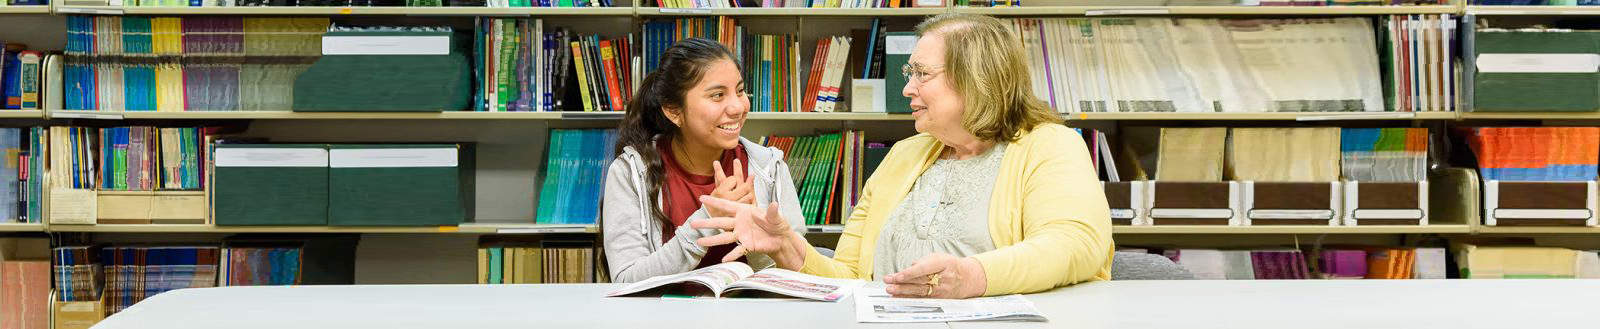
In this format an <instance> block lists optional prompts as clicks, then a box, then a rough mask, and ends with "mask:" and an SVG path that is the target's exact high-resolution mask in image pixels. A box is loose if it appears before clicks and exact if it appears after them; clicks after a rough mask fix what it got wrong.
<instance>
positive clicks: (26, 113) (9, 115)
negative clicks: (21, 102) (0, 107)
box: [0, 7, 44, 119]
mask: <svg viewBox="0 0 1600 329" xmlns="http://www.w3.org/2000/svg"><path fill="white" fill-rule="evenodd" d="M0 8H4V7H0ZM0 119H44V111H40V110H4V111H0Z"/></svg>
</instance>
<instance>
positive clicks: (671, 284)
mask: <svg viewBox="0 0 1600 329" xmlns="http://www.w3.org/2000/svg"><path fill="white" fill-rule="evenodd" d="M860 284H861V281H857V280H840V279H829V278H823V277H819V276H814V275H809V274H803V273H799V272H795V271H790V270H785V269H780V268H769V269H764V270H761V271H755V270H753V269H751V268H750V265H746V264H745V263H739V262H729V263H722V264H717V265H713V266H709V267H706V268H702V269H698V270H694V271H689V272H684V273H679V274H670V275H662V276H657V277H653V278H649V279H645V280H644V281H639V282H635V283H633V284H629V285H627V286H625V287H622V289H617V290H616V291H612V292H611V293H608V294H606V297H617V296H660V295H690V296H704V297H717V298H724V297H727V298H741V297H751V298H762V297H785V296H786V297H796V298H804V299H810V300H818V301H825V302H832V301H838V300H839V299H842V298H844V297H847V296H850V293H851V292H852V291H854V290H855V287H856V286H859V285H860ZM774 294H775V295H777V296H774Z"/></svg>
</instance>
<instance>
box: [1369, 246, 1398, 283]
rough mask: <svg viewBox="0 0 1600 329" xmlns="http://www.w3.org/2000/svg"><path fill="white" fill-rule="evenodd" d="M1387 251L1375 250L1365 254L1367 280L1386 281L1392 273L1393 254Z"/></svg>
mask: <svg viewBox="0 0 1600 329" xmlns="http://www.w3.org/2000/svg"><path fill="white" fill-rule="evenodd" d="M1389 251H1390V250H1388V249H1375V250H1371V251H1368V252H1367V278H1368V279H1388V278H1389V276H1390V273H1392V272H1393V271H1394V254H1392V253H1390V252H1389Z"/></svg>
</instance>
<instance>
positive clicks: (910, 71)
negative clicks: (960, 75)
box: [900, 63, 944, 83]
mask: <svg viewBox="0 0 1600 329" xmlns="http://www.w3.org/2000/svg"><path fill="white" fill-rule="evenodd" d="M935 69H938V68H935ZM930 71H932V70H929V69H928V68H925V67H923V66H922V65H920V64H913V63H906V65H905V66H901V67H900V76H902V77H905V78H906V82H911V81H916V82H917V83H926V82H928V80H932V79H933V77H934V76H936V75H939V73H940V72H944V71H943V70H939V71H932V72H930Z"/></svg>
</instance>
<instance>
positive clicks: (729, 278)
mask: <svg viewBox="0 0 1600 329" xmlns="http://www.w3.org/2000/svg"><path fill="white" fill-rule="evenodd" d="M752 273H753V271H752V270H751V269H750V265H746V264H745V263H740V262H727V263H722V264H717V265H713V266H710V267H706V268H702V269H698V270H694V271H689V272H684V273H679V274H672V275H662V276H658V277H653V278H649V279H645V280H644V281H639V282H634V283H633V284H630V285H628V286H626V287H622V289H618V290H616V291H612V292H611V293H609V294H606V297H616V296H622V295H629V294H634V293H638V292H642V291H645V290H650V289H655V288H659V287H663V286H666V285H670V284H676V283H689V282H693V283H698V284H701V285H704V286H706V287H707V288H710V289H711V291H712V292H713V293H714V294H715V295H717V296H721V295H722V294H721V293H720V292H721V291H723V290H724V289H727V288H728V286H730V285H732V284H733V283H734V282H735V281H739V279H741V278H744V277H748V276H750V275H751V274H752Z"/></svg>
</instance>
